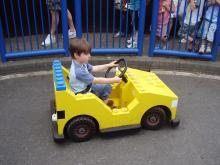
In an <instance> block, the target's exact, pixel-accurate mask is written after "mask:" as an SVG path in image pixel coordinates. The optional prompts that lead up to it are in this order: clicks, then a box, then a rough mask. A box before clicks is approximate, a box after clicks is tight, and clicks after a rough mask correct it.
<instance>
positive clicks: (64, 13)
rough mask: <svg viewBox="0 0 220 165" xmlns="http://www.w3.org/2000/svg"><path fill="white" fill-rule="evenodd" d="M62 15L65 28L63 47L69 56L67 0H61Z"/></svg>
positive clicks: (63, 28)
mask: <svg viewBox="0 0 220 165" xmlns="http://www.w3.org/2000/svg"><path fill="white" fill-rule="evenodd" d="M61 17H62V30H63V47H64V49H65V51H66V52H65V56H69V36H68V19H67V18H68V17H67V4H66V0H62V1H61Z"/></svg>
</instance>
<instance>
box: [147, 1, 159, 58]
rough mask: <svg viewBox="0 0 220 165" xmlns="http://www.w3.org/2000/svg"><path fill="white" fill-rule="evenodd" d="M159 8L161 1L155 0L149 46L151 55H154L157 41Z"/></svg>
mask: <svg viewBox="0 0 220 165" xmlns="http://www.w3.org/2000/svg"><path fill="white" fill-rule="evenodd" d="M158 9H159V1H158V0H154V1H153V9H152V21H151V30H150V31H151V32H150V47H149V56H150V57H152V56H153V54H154V49H155V41H156V32H157V28H156V27H157V16H158Z"/></svg>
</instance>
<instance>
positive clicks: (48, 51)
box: [0, 0, 68, 62]
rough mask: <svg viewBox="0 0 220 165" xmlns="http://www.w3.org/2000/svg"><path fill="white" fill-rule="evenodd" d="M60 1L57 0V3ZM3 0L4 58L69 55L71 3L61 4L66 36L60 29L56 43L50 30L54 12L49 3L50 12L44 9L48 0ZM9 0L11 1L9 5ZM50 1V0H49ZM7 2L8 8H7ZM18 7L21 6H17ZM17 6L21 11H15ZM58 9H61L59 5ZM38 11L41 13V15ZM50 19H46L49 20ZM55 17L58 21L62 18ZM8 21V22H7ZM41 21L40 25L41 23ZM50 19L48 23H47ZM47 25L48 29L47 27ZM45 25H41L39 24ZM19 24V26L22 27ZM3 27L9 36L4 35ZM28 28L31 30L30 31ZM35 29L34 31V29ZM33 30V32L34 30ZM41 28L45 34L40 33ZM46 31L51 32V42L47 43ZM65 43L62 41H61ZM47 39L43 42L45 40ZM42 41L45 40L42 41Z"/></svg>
mask: <svg viewBox="0 0 220 165" xmlns="http://www.w3.org/2000/svg"><path fill="white" fill-rule="evenodd" d="M56 1H57V0H54V2H55V3H56ZM15 2H16V3H14V1H13V0H9V1H6V0H1V3H2V4H1V5H2V9H3V10H2V14H1V17H0V42H1V44H0V45H1V49H0V53H1V59H2V61H3V62H6V60H8V59H12V58H24V57H32V56H44V55H55V54H65V55H66V56H67V55H68V53H67V52H68V34H67V32H68V27H67V10H66V9H67V5H66V1H62V3H61V17H62V34H63V35H62V37H61V36H60V35H59V34H58V29H56V34H55V35H56V40H55V41H57V42H56V43H55V44H54V43H52V39H51V38H52V35H51V33H50V28H51V26H50V22H51V21H50V11H49V8H48V6H47V5H45V6H47V9H46V12H43V10H42V9H43V3H42V2H44V3H45V1H44V0H30V1H27V0H24V1H22V4H21V0H17V1H15ZM6 3H7V4H6ZM47 3H48V0H47ZM6 5H7V7H6ZM16 7H17V8H16ZM15 9H17V10H15ZM54 10H55V12H56V11H57V9H56V7H55V9H54ZM37 13H38V14H37ZM46 18H47V19H48V21H47V22H46V21H45V19H46ZM55 19H56V21H57V19H58V18H56V15H55ZM3 22H4V24H3ZM37 22H38V23H39V24H37ZM45 22H46V23H45ZM46 24H47V25H48V26H47V27H48V29H45V26H46ZM39 25H41V26H39ZM18 27H19V28H18ZM3 29H4V30H5V33H6V36H5V37H4V33H3ZM26 29H27V30H26ZM33 29H34V30H33ZM31 30H32V31H31ZM39 31H41V32H42V33H41V34H40V33H39ZM46 31H49V33H50V35H49V37H50V44H49V45H48V46H47V45H46V44H45V41H44V40H45V38H46ZM60 40H61V42H62V44H60V42H59V41H60ZM42 41H43V42H42ZM41 42H42V43H41Z"/></svg>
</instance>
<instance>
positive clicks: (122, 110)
mask: <svg viewBox="0 0 220 165" xmlns="http://www.w3.org/2000/svg"><path fill="white" fill-rule="evenodd" d="M116 63H118V64H119V66H118V67H117V68H116V73H114V74H116V75H117V76H119V77H121V78H122V81H120V82H119V83H115V84H112V92H111V94H110V97H109V99H111V100H113V102H114V107H113V108H111V107H109V106H107V105H106V104H105V103H104V102H103V101H102V100H101V99H100V98H98V97H97V96H96V95H95V94H93V93H91V92H88V93H86V94H77V95H76V94H74V92H73V91H72V90H71V88H70V84H69V70H68V69H66V68H65V67H64V66H62V64H61V62H60V61H59V60H54V61H53V64H52V67H53V84H54V96H55V99H54V101H51V112H52V125H53V139H54V141H55V142H60V141H63V140H64V139H66V138H68V139H70V140H73V141H76V142H83V141H87V140H90V139H91V138H92V137H93V136H94V135H95V133H96V132H97V131H99V132H101V133H102V132H103V133H104V132H112V131H119V130H125V129H133V128H139V127H142V128H144V129H150V130H158V129H160V128H161V127H162V126H163V125H164V124H166V123H170V124H171V126H172V127H177V126H178V125H179V123H180V120H179V119H178V118H177V115H176V113H177V105H178V97H177V95H176V94H175V93H174V92H173V91H172V90H171V89H169V88H168V87H167V85H166V84H165V83H164V82H162V80H160V79H159V77H158V76H157V75H156V74H155V73H153V72H147V71H142V70H138V69H133V68H128V67H127V63H126V61H125V60H124V59H119V60H118V61H117V62H116ZM112 69H113V68H109V69H108V70H107V71H106V74H105V76H106V77H108V76H110V73H112V72H111V70H112Z"/></svg>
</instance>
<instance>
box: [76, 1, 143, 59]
mask: <svg viewBox="0 0 220 165" xmlns="http://www.w3.org/2000/svg"><path fill="white" fill-rule="evenodd" d="M81 4H83V7H82V6H81ZM132 4H133V6H132ZM75 5H76V7H75V10H76V15H78V16H76V27H77V26H79V27H78V28H77V32H78V34H79V36H80V37H81V36H83V37H85V38H87V40H88V41H89V42H90V43H91V45H92V47H93V49H92V53H93V54H138V55H142V53H143V40H144V27H145V13H146V1H142V0H114V1H109V0H105V1H103V0H98V1H97V0H82V1H81V0H79V1H77V4H75ZM97 6H99V8H98V9H96V7H97ZM139 6H140V8H139ZM103 8H104V9H106V11H104V10H103ZM83 9H84V10H83ZM110 10H112V12H110ZM116 12H117V13H118V15H119V16H118V17H116ZM110 13H111V14H112V15H110ZM81 14H82V15H83V16H84V17H85V22H82V21H81V20H82V19H81V18H82V15H81ZM90 14H91V15H92V17H91V16H90V17H89V15H90ZM97 15H98V17H97ZM129 18H130V19H131V20H130V19H129ZM116 22H118V29H117V30H118V32H119V33H118V34H121V35H118V36H117V37H116V36H115V35H117V32H116ZM135 22H138V29H135ZM82 24H84V27H86V28H85V32H84V33H82V31H81V29H82ZM130 24H132V30H131V34H129V31H128V30H129V27H130ZM137 32H138V33H137ZM137 34H138V36H136V35H137ZM122 35H123V36H122ZM129 38H130V42H128V41H129Z"/></svg>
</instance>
